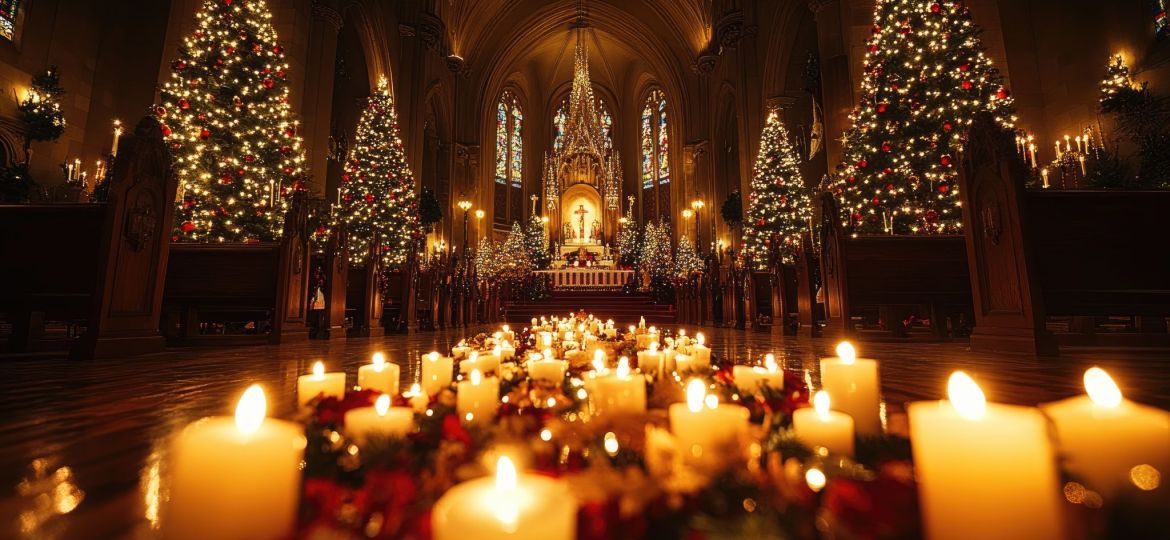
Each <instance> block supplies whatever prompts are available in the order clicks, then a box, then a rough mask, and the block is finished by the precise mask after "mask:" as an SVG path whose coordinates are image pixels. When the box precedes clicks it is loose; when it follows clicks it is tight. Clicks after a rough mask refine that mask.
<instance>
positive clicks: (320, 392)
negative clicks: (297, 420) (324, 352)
mask: <svg viewBox="0 0 1170 540" xmlns="http://www.w3.org/2000/svg"><path fill="white" fill-rule="evenodd" d="M316 397H322V398H327V397H335V398H337V399H341V398H343V397H345V373H343V372H333V373H325V364H322V363H321V362H317V363H315V364H313V373H312V374H311V375H301V376H300V377H297V403H299V404H300V405H301V406H302V407H303V406H305V405H307V404H308V403H309V402H310V401H312V400H313V398H316Z"/></svg>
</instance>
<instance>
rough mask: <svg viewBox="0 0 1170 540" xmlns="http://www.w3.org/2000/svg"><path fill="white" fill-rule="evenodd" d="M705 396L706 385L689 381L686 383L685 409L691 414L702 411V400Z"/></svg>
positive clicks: (696, 380) (692, 380) (701, 382)
mask: <svg viewBox="0 0 1170 540" xmlns="http://www.w3.org/2000/svg"><path fill="white" fill-rule="evenodd" d="M706 396H707V385H705V384H703V381H701V380H699V379H691V382H689V383H687V408H688V409H690V410H691V412H699V411H701V410H703V398H704V397H706Z"/></svg>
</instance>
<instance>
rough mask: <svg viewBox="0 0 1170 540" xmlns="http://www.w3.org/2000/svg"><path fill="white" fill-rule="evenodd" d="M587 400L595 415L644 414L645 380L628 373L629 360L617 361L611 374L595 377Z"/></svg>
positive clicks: (623, 358) (622, 358)
mask: <svg viewBox="0 0 1170 540" xmlns="http://www.w3.org/2000/svg"><path fill="white" fill-rule="evenodd" d="M589 398H590V399H591V400H592V403H593V410H594V411H595V412H596V413H597V414H601V415H605V414H611V415H612V414H640V413H644V412H646V379H645V378H644V377H642V376H641V375H632V374H631V373H630V359H629V358H626V357H625V356H623V357H621V358H620V359H618V367H617V369H615V370H613V371H612V372H611V373H608V374H605V375H602V376H600V377H596V378H595V379H593V384H592V385H590V389H589Z"/></svg>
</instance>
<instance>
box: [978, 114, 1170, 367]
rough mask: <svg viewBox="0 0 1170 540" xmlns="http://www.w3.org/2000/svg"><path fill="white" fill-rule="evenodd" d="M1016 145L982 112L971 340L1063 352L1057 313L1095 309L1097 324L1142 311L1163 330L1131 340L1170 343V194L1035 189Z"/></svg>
mask: <svg viewBox="0 0 1170 540" xmlns="http://www.w3.org/2000/svg"><path fill="white" fill-rule="evenodd" d="M1011 145H1012V139H1011V135H1010V134H1005V133H1004V132H1002V131H1001V130H1000V129H999V128H998V127H996V126H995V125H994V122H992V121H990V120H989V119H987V118H979V119H978V120H977V121H976V123H975V125H974V126H973V127H972V129H971V131H970V134H969V142H968V145H967V149H966V151H965V152H964V156H963V158H964V159H963V161H962V162H961V164H960V172H961V174H960V181H961V182H962V184H961V185H962V189H961V190H960V193H961V194H962V196H963V203H964V204H963V219H964V221H965V222H966V223H967V224H968V226H967V235H966V236H967V246H968V249H969V250H970V252H971V254H972V257H971V262H970V265H971V273H972V275H973V276H975V277H976V279H974V280H973V281H972V289H973V292H974V297H975V306H976V309H975V318H976V327H975V330H974V333H973V334H972V336H971V347H972V348H973V349H976V350H991V351H1008V352H1021V353H1028V354H1037V355H1055V354H1057V352H1058V347H1057V343H1056V340H1055V339H1054V337H1053V335H1052V334H1051V333H1050V332H1048V330H1047V329H1046V322H1047V321H1048V318H1049V317H1053V316H1074V317H1086V318H1087V319H1084V320H1086V321H1087V323H1088V324H1086V325H1084V326H1085V328H1084V329H1085V330H1088V331H1090V332H1091V331H1092V330H1093V327H1094V326H1095V324H1093V318H1099V317H1106V316H1136V317H1138V319H1137V324H1136V326H1137V327H1138V328H1137V330H1138V331H1139V332H1140V331H1147V332H1151V331H1152V332H1153V333H1154V334H1153V335H1146V336H1140V335H1131V336H1128V337H1131V338H1135V339H1132V340H1131V341H1133V342H1135V344H1153V345H1163V346H1164V345H1167V344H1170V339H1167V338H1168V336H1167V335H1166V329H1165V317H1167V316H1170V255H1168V254H1170V237H1168V236H1167V235H1166V234H1165V230H1164V229H1165V224H1164V220H1165V214H1166V211H1167V209H1168V208H1170V192H1167V191H1085V190H1076V191H1061V190H1051V191H1050V190H1028V189H1026V188H1025V186H1024V181H1025V178H1026V177H1027V171H1026V169H1024V166H1023V164H1022V163H1021V162H1020V160H1019V159H1018V158H1017V157H1016V155H1015V152H1014V151H1013V150H1012V148H1011ZM1150 322H1153V324H1149V323H1150ZM1070 337H1071V336H1070ZM1088 337H1090V338H1091V337H1092V336H1088ZM1118 337H1120V336H1118ZM1081 341H1082V342H1087V343H1089V344H1091V343H1092V340H1091V339H1083V338H1082V339H1081Z"/></svg>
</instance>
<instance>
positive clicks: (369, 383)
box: [357, 352, 401, 394]
mask: <svg viewBox="0 0 1170 540" xmlns="http://www.w3.org/2000/svg"><path fill="white" fill-rule="evenodd" d="M400 371H401V370H400V369H399V367H398V365H397V364H387V363H386V356H385V355H383V354H382V353H380V352H378V353H374V359H373V362H372V363H371V364H370V365H368V366H361V367H359V368H358V379H357V383H358V386H360V387H362V389H363V390H373V391H375V392H381V393H383V394H397V393H398V381H399V379H398V377H399V373H400Z"/></svg>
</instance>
